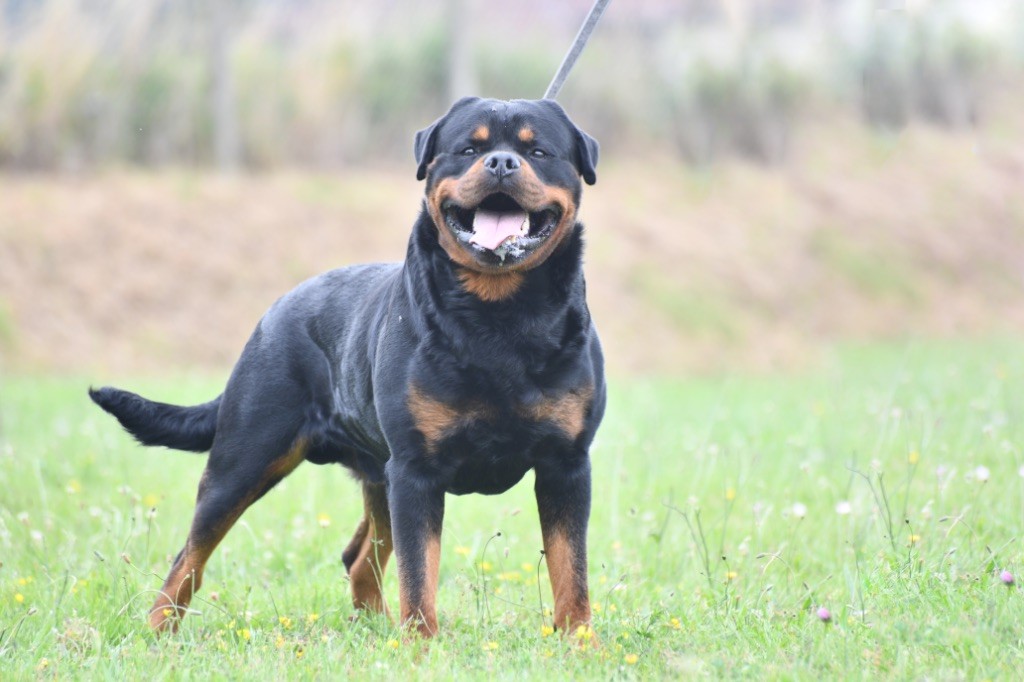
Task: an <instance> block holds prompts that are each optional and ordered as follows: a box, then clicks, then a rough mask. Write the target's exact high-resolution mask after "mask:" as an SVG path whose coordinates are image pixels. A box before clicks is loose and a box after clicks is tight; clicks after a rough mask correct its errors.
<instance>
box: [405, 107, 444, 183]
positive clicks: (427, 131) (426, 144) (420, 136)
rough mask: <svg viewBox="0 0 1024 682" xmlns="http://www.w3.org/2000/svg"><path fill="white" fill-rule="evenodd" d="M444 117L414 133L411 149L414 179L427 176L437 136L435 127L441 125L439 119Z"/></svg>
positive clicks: (442, 118)
mask: <svg viewBox="0 0 1024 682" xmlns="http://www.w3.org/2000/svg"><path fill="white" fill-rule="evenodd" d="M443 120H444V117H441V118H439V119H437V120H436V121H434V122H433V123H431V124H430V125H429V126H427V127H426V128H424V129H423V130H421V131H419V132H418V133H416V139H415V140H414V141H413V145H412V150H413V153H414V154H416V163H417V164H418V167H417V168H416V179H417V180H422V179H423V178H425V177H427V166H428V165H429V164H430V162H431V161H433V160H434V142H435V139H436V138H437V128H438V126H439V125H441V121H443Z"/></svg>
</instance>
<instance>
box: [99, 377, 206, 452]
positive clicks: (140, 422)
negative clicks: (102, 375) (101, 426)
mask: <svg viewBox="0 0 1024 682" xmlns="http://www.w3.org/2000/svg"><path fill="white" fill-rule="evenodd" d="M89 397H90V398H92V400H93V402H94V403H96V404H97V405H99V406H100V407H102V408H103V409H104V410H106V411H107V412H109V413H110V414H112V415H114V416H115V417H117V421H119V422H121V426H123V427H124V428H125V430H126V431H127V432H128V433H130V434H132V435H133V436H135V440H137V441H139V442H140V443H142V444H143V445H163V446H164V447H168V448H174V449H175V450H189V451H191V452H206V451H207V450H209V449H210V446H212V445H213V436H214V434H215V433H216V432H217V412H218V411H219V409H220V399H221V396H217V398H215V399H214V400H211V401H210V402H208V403H204V404H202V405H195V406H193V407H181V406H179V405H168V404H167V403H158V402H155V401H152V400H146V399H145V398H143V397H142V396H140V395H136V394H134V393H129V392H128V391H122V390H121V389H119V388H111V387H109V386H107V387H105V388H99V389H93V388H90V389H89Z"/></svg>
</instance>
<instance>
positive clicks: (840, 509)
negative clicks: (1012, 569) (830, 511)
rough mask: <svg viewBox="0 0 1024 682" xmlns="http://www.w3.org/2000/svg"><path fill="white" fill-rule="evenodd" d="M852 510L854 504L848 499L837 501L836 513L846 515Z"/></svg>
mask: <svg viewBox="0 0 1024 682" xmlns="http://www.w3.org/2000/svg"><path fill="white" fill-rule="evenodd" d="M851 511H853V506H852V505H851V504H850V503H849V502H847V501H846V500H840V501H839V502H836V514H839V515H840V516H846V515H847V514H849V513H850V512H851Z"/></svg>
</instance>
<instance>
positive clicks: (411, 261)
mask: <svg viewBox="0 0 1024 682" xmlns="http://www.w3.org/2000/svg"><path fill="white" fill-rule="evenodd" d="M582 231H583V226H582V225H580V224H577V225H575V226H573V229H572V233H571V234H570V235H569V236H568V237H567V238H566V240H565V242H564V243H563V244H560V245H559V247H558V248H557V249H556V250H555V251H554V253H552V254H551V256H550V257H549V258H548V259H547V260H546V261H545V262H543V263H542V264H540V265H539V266H537V267H536V268H533V269H532V270H529V271H527V272H524V273H523V281H522V283H521V285H520V286H519V288H518V289H517V290H516V291H515V293H514V294H513V295H512V296H510V297H509V298H508V299H506V300H502V301H497V302H487V301H483V300H480V299H479V298H478V297H477V296H476V295H474V294H473V293H472V292H471V291H467V290H466V289H465V288H464V287H463V283H462V282H461V281H460V279H459V272H460V269H461V266H459V265H458V264H456V263H454V262H453V261H452V260H451V258H450V257H449V256H448V254H447V253H446V252H445V251H444V249H443V248H441V246H440V245H439V244H438V241H437V228H436V227H435V226H434V223H433V221H432V220H431V219H430V217H429V216H428V215H427V213H426V211H424V212H423V213H422V214H421V215H420V218H419V220H418V221H417V223H416V227H415V228H414V229H413V234H412V237H411V239H410V240H409V250H408V254H407V256H406V259H405V264H404V266H403V273H402V281H403V288H404V294H403V295H405V296H407V297H408V299H409V304H410V305H409V306H408V308H407V310H408V313H409V315H410V316H413V317H415V318H416V320H415V321H412V322H413V324H415V325H416V326H417V327H418V328H419V329H420V333H429V334H431V335H433V336H434V338H435V339H436V340H437V341H438V342H439V345H438V348H441V347H446V348H448V349H449V350H450V351H451V352H453V353H455V354H456V355H457V356H460V357H472V358H474V366H475V371H476V374H475V375H474V376H475V377H476V379H475V381H478V382H479V384H480V385H481V386H491V384H489V383H488V378H487V377H488V376H490V373H491V370H492V369H494V370H500V372H499V373H500V376H499V377H498V379H500V381H499V380H496V381H495V382H493V386H494V387H498V386H502V387H504V389H502V390H504V391H505V392H512V393H516V394H517V395H518V394H519V393H524V392H528V391H529V390H532V388H529V386H532V385H533V381H534V380H533V378H531V377H536V376H538V375H543V376H545V377H546V379H545V381H547V382H551V383H555V384H557V383H558V382H559V381H561V380H562V373H563V371H568V370H567V369H566V367H568V366H569V365H571V364H572V362H570V359H571V358H578V357H579V354H580V349H581V348H582V347H584V346H585V344H586V343H587V339H588V338H589V337H590V334H591V321H590V312H589V310H588V309H587V304H586V291H585V289H586V287H585V283H584V280H583V268H582V252H583V236H582ZM443 340H447V342H448V343H444V341H443ZM469 347H472V350H471V351H470V348H469ZM509 367H514V370H513V371H512V372H509V371H508V370H509ZM510 376H515V377H517V378H516V379H515V380H514V381H512V382H511V383H510V381H509V377H510ZM513 384H514V385H513ZM520 384H522V386H520ZM527 385H529V386H527ZM494 390H497V389H496V388H495V389H494Z"/></svg>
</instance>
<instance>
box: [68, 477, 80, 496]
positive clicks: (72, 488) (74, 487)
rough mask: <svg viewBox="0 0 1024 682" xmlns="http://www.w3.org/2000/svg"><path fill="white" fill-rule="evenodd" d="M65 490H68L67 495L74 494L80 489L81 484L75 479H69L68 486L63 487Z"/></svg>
mask: <svg viewBox="0 0 1024 682" xmlns="http://www.w3.org/2000/svg"><path fill="white" fill-rule="evenodd" d="M65 490H67V491H68V494H69V495H74V494H75V493H78V492H81V491H82V484H81V483H79V482H78V481H76V480H75V479H71V480H70V481H68V486H67V488H65Z"/></svg>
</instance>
